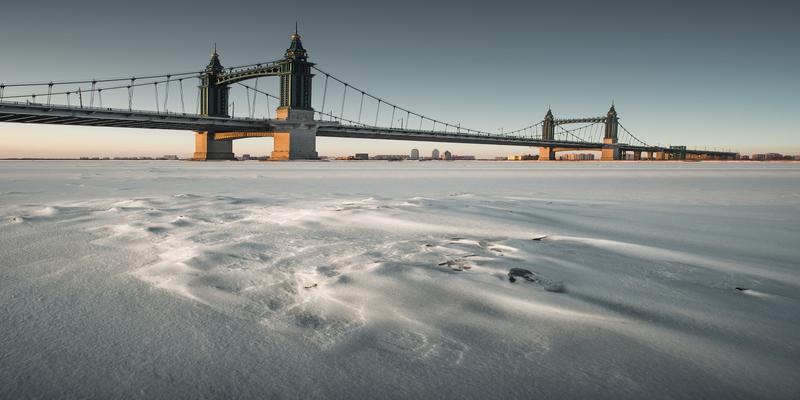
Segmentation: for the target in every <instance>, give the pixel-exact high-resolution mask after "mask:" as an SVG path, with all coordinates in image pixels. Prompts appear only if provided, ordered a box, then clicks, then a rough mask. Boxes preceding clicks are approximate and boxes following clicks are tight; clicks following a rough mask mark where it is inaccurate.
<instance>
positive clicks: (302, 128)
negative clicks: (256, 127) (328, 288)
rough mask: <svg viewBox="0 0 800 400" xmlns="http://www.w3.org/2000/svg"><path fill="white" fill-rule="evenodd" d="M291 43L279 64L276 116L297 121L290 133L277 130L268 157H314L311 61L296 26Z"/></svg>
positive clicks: (315, 142) (315, 148)
mask: <svg viewBox="0 0 800 400" xmlns="http://www.w3.org/2000/svg"><path fill="white" fill-rule="evenodd" d="M291 39H292V43H291V44H290V45H289V48H288V49H286V53H285V54H284V58H283V60H282V61H281V63H280V66H281V71H280V77H281V89H280V90H281V106H280V107H278V110H277V113H276V118H277V119H280V120H288V121H297V122H298V125H297V126H296V127H294V128H293V129H292V130H291V131H290V132H276V133H275V134H274V135H273V138H274V141H273V143H274V147H273V151H272V155H270V159H271V160H297V159H315V158H317V130H316V126H315V125H314V109H313V108H311V79H312V78H313V77H314V74H312V73H311V67H312V66H313V65H314V64H313V63H310V62H308V54H306V50H305V49H304V48H303V42H302V41H300V35H299V34H298V33H297V25H295V29H294V33H293V34H292V36H291Z"/></svg>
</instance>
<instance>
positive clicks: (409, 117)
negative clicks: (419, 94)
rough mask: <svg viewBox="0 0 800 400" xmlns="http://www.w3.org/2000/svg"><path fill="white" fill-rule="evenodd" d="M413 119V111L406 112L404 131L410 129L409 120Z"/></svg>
mask: <svg viewBox="0 0 800 400" xmlns="http://www.w3.org/2000/svg"><path fill="white" fill-rule="evenodd" d="M409 119H411V111H408V110H406V126H405V127H404V128H403V129H408V120H409Z"/></svg>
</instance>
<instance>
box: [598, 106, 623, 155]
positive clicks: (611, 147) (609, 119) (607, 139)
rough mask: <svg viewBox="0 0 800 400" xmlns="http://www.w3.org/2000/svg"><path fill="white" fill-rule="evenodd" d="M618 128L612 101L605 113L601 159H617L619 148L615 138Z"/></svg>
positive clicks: (617, 119)
mask: <svg viewBox="0 0 800 400" xmlns="http://www.w3.org/2000/svg"><path fill="white" fill-rule="evenodd" d="M618 128H619V118H618V117H617V110H615V109H614V103H611V108H610V109H609V110H608V114H606V134H605V136H604V137H603V149H602V156H601V160H604V161H609V160H619V159H620V150H619V144H618V139H617V130H618Z"/></svg>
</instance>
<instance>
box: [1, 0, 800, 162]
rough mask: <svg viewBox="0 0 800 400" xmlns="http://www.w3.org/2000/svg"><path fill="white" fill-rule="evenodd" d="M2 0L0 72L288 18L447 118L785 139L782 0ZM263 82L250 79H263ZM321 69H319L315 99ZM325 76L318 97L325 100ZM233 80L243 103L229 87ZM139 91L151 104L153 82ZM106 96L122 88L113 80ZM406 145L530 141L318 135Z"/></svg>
mask: <svg viewBox="0 0 800 400" xmlns="http://www.w3.org/2000/svg"><path fill="white" fill-rule="evenodd" d="M15 3H17V4H8V5H4V6H3V12H2V14H0V37H3V38H4V39H3V41H2V42H0V52H1V53H2V54H3V61H2V63H0V81H2V82H7V83H8V82H19V81H49V80H59V79H75V78H93V77H97V78H101V77H114V76H130V75H143V74H150V73H162V72H163V73H165V72H171V71H190V70H198V69H201V68H202V67H203V66H204V65H205V64H206V63H207V62H208V56H209V53H210V50H211V47H212V46H213V43H215V42H216V43H218V46H219V52H220V55H221V59H222V62H223V64H224V65H226V66H230V65H238V64H248V63H253V62H259V61H268V60H274V59H278V58H280V57H281V56H282V54H283V51H284V49H285V48H286V47H287V45H288V43H289V39H288V35H289V34H290V33H291V31H292V29H293V27H294V21H295V20H298V21H299V22H300V33H301V35H302V36H303V43H304V45H305V46H306V48H307V49H308V50H309V56H310V60H311V61H313V62H316V63H318V65H319V66H320V67H321V68H323V69H324V70H326V71H328V72H330V73H332V74H334V75H337V76H339V77H341V78H343V79H346V80H347V81H349V82H351V83H352V84H353V85H356V86H358V87H361V88H363V89H366V90H368V91H370V92H372V93H374V94H376V95H378V96H380V97H382V98H385V99H387V100H390V101H393V102H395V103H397V104H399V105H402V106H405V107H408V108H410V109H412V110H415V111H418V112H421V113H424V114H427V115H430V116H433V117H436V118H439V119H441V120H447V121H453V122H460V123H461V124H462V126H467V127H473V128H475V129H482V130H489V131H497V130H499V129H500V128H504V129H505V130H510V129H514V128H518V127H521V126H525V125H528V124H530V123H532V122H535V121H539V120H541V119H542V117H543V115H544V113H545V111H546V110H547V107H548V105H552V108H553V111H554V113H555V114H556V116H583V115H601V114H604V113H605V112H606V111H607V109H608V106H609V105H610V102H611V100H612V99H613V100H614V101H615V102H616V106H617V110H618V112H619V113H620V117H621V121H622V123H623V124H624V125H625V126H626V127H627V128H628V129H630V130H631V131H633V132H634V133H635V134H636V135H638V136H639V137H641V138H642V139H644V140H645V141H647V142H649V143H660V144H685V145H688V146H690V147H697V148H703V147H708V148H718V149H732V150H734V151H740V152H743V153H752V152H763V151H778V152H784V153H792V154H800V139H798V129H797V128H796V125H795V122H794V121H793V117H794V114H795V113H796V112H797V110H798V109H800V94H799V93H800V78H798V74H797V71H800V55H799V54H798V52H797V51H796V45H797V43H796V42H797V38H798V37H800V28H798V26H797V24H796V21H794V19H795V18H796V16H797V15H798V11H800V6H798V5H797V3H794V2H777V1H772V2H771V1H767V2H760V3H755V2H741V1H732V2H728V4H724V5H718V3H717V2H711V1H694V2H688V1H687V2H683V1H677V2H670V3H665V2H658V3H652V2H642V1H638V2H633V1H606V2H590V1H571V2H558V4H553V3H551V2H547V3H537V2H508V1H496V2H492V3H491V4H489V3H486V2H477V1H474V2H471V1H462V2H446V3H442V2H439V3H435V2H430V1H427V2H420V1H406V2H395V3H379V2H314V1H309V2H303V3H293V2H280V3H277V4H268V3H266V2H263V1H261V2H254V1H228V2H224V3H222V2H218V1H215V2H209V1H192V2H169V3H167V2H163V1H159V2H155V1H139V2H136V3H131V2H114V1H72V2H68V3H67V2H56V1H43V0H42V1H36V0H32V1H28V2H25V4H21V2H15ZM276 83H277V82H275V80H272V81H267V80H262V81H261V82H260V85H261V86H260V87H261V88H264V89H266V90H268V91H271V92H273V93H275V92H276V91H275V87H276ZM322 84H323V80H322V79H321V78H320V77H317V78H316V79H315V81H314V85H315V98H314V104H315V106H317V107H318V105H319V104H320V101H321V98H320V97H321V88H322V86H323V85H322ZM337 90H339V92H335V91H334V89H333V88H331V92H329V94H328V96H329V97H328V104H329V105H326V109H331V108H335V109H336V110H337V112H338V109H339V108H338V107H339V105H338V102H339V101H340V99H341V89H340V88H339V89H337ZM234 92H235V93H234V98H233V100H234V102H236V114H237V115H241V116H243V115H244V113H246V111H245V109H246V106H245V105H244V104H245V100H244V97H243V96H244V92H243V91H239V92H238V93H236V91H235V90H234ZM120 95H121V94H120ZM137 96H139V97H137V100H138V101H139V102H140V103H141V107H142V108H144V107H150V108H152V104H150V103H152V101H153V100H151V99H152V96H153V95H152V94H151V93H149V92H142V93H140V94H138V95H137ZM351 100H352V98H351ZM106 101H107V102H108V103H113V102H114V101H117V102H118V104H117V106H119V107H122V106H123V105H124V106H126V105H127V100H125V99H124V98H122V97H121V96H120V97H118V98H116V99H114V98H113V96H108V98H107V99H106ZM148 101H150V103H147V102H148ZM260 101H261V100H260ZM190 103H191V104H192V105H193V104H194V103H193V101H192V102H190ZM259 106H260V108H266V107H265V106H266V105H265V104H264V103H263V101H262V103H260V104H259ZM352 107H357V104H355V105H354V104H353V103H348V107H347V110H348V112H352V111H353V110H351V108H352ZM373 107H374V106H373ZM373 110H374V108H373ZM373 112H374V111H373ZM262 114H263V112H262ZM398 118H399V116H398ZM193 146H194V141H193V137H192V134H191V133H188V132H172V131H146V130H131V129H108V128H81V127H57V126H42V125H21V124H0V157H19V156H80V155H99V156H102V155H110V156H113V155H161V154H178V155H181V156H189V155H190V154H191V153H192V151H193ZM413 147H417V148H419V149H420V150H421V152H422V153H423V154H429V153H430V150H432V149H433V148H434V147H436V148H439V149H440V150H444V149H450V150H451V151H453V152H454V153H457V154H475V155H478V156H492V155H505V154H509V153H512V152H514V153H520V152H524V151H531V149H525V148H505V147H486V146H470V145H453V144H438V143H437V144H434V143H413V142H390V141H367V140H354V139H327V138H321V139H319V140H318V151H319V153H320V154H322V155H339V154H352V153H355V152H369V153H371V154H377V153H407V152H408V151H409V150H410V149H411V148H413ZM271 148H272V143H271V139H247V140H243V141H239V142H236V143H235V144H234V151H235V152H236V153H237V154H242V153H250V154H267V153H268V152H269V151H270V150H271Z"/></svg>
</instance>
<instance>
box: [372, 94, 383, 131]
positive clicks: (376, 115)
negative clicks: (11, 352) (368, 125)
mask: <svg viewBox="0 0 800 400" xmlns="http://www.w3.org/2000/svg"><path fill="white" fill-rule="evenodd" d="M380 111H381V99H378V108H376V109H375V125H373V126H378V113H380Z"/></svg>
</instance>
